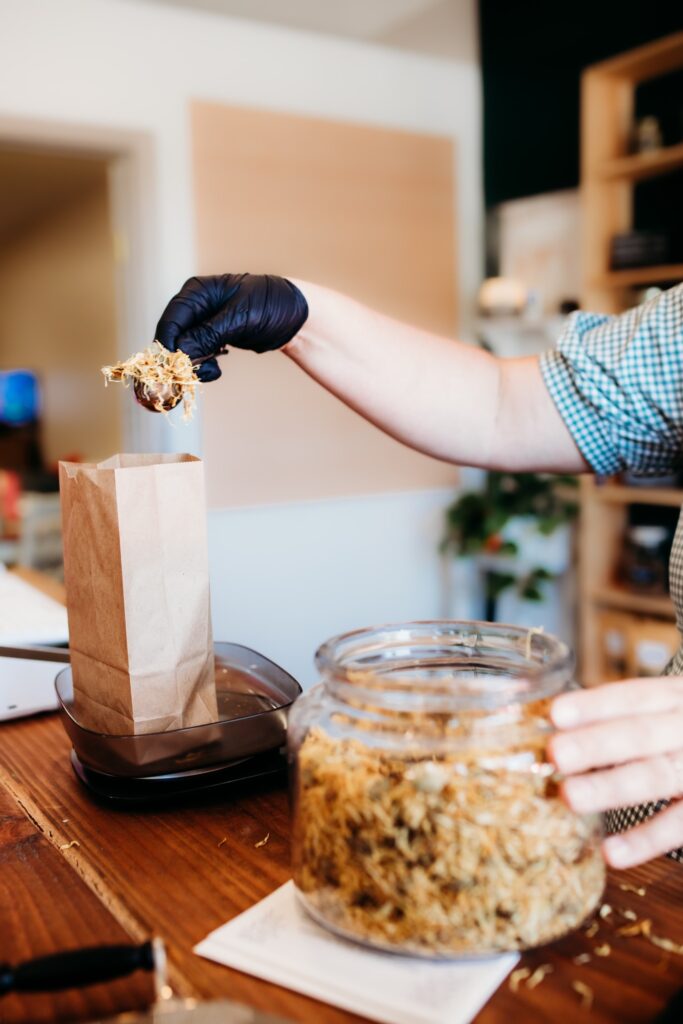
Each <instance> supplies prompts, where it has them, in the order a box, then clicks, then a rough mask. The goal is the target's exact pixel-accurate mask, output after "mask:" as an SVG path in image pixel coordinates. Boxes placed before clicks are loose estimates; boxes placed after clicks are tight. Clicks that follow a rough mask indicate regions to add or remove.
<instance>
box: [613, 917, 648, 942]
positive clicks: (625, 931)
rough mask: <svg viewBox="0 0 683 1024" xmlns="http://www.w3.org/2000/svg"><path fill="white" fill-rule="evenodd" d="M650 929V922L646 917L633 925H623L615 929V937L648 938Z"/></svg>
mask: <svg viewBox="0 0 683 1024" xmlns="http://www.w3.org/2000/svg"><path fill="white" fill-rule="evenodd" d="M651 928H652V921H651V920H650V918H649V917H646V918H644V920H642V921H636V923H635V924H625V925H622V927H621V928H617V935H623V936H624V937H625V938H630V937H631V936H633V935H645V936H648V935H649V934H650V929H651Z"/></svg>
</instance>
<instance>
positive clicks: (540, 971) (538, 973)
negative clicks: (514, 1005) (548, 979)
mask: <svg viewBox="0 0 683 1024" xmlns="http://www.w3.org/2000/svg"><path fill="white" fill-rule="evenodd" d="M552 971H553V965H552V964H540V965H539V966H538V967H537V968H536V970H535V971H534V973H533V974H532V975H531V977H530V978H529V980H528V981H527V983H526V987H527V988H536V987H537V986H538V985H540V984H541V982H542V981H543V979H544V978H545V976H546V975H547V974H552Z"/></svg>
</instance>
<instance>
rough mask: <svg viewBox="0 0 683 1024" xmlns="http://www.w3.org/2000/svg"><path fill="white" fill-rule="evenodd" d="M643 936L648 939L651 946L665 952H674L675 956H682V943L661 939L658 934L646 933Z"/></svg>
mask: <svg viewBox="0 0 683 1024" xmlns="http://www.w3.org/2000/svg"><path fill="white" fill-rule="evenodd" d="M645 937H646V938H647V939H649V941H650V942H651V943H652V945H653V946H657V947H658V948H659V949H664V950H666V952H667V953H676V955H677V956H683V943H680V942H674V941H673V939H663V938H661V937H660V936H659V935H646V936H645Z"/></svg>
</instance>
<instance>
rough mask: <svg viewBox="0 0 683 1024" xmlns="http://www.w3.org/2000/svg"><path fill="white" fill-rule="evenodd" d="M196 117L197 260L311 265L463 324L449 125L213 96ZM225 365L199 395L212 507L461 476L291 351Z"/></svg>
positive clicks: (367, 296) (418, 317)
mask: <svg viewBox="0 0 683 1024" xmlns="http://www.w3.org/2000/svg"><path fill="white" fill-rule="evenodd" d="M192 128H193V152H194V185H195V200H196V220H197V252H198V269H199V272H201V273H220V272H225V271H235V272H239V271H244V270H249V271H252V272H256V273H260V272H271V273H277V274H282V275H284V276H291V277H301V278H304V279H308V280H312V281H317V282H320V283H322V284H327V285H330V286H332V287H334V288H336V289H338V290H340V291H345V292H348V293H349V294H351V295H353V296H355V297H356V298H359V299H361V300H362V301H365V302H367V303H368V304H370V305H372V306H373V307H375V308H377V309H380V310H382V311H384V312H386V313H389V314H391V315H394V316H397V317H400V318H402V319H406V320H409V321H411V322H414V323H416V324H419V325H421V326H424V327H428V328H431V329H432V330H435V331H438V332H440V333H443V334H447V335H449V336H453V335H454V333H455V330H456V326H457V315H456V314H457V311H456V267H455V250H456V246H455V218H454V166H453V164H454V155H453V143H452V140H450V139H447V138H441V137H436V136H426V135H414V134H410V133H407V132H398V131H389V130H385V129H379V128H371V127H366V126H358V125H351V124H340V123H335V122H329V121H324V120H317V119H313V118H302V117H294V116H291V115H286V114H274V113H270V112H261V111H253V110H244V109H237V108H232V107H228V106H224V105H221V104H212V103H204V102H196V103H194V104H193V106H192ZM223 373H224V375H223V378H222V380H221V381H219V382H218V383H217V384H212V385H211V386H209V387H207V388H205V389H204V392H203V398H202V401H203V408H204V437H205V449H204V450H205V457H206V460H207V464H208V489H209V503H210V504H211V505H212V506H214V507H216V506H223V505H243V504H250V503H262V502H276V501H288V500H297V499H306V498H320V497H328V496H330V497H331V496H339V495H345V494H349V495H352V494H358V493H368V492H375V491H388V490H402V489H413V488H415V489H417V488H423V487H434V486H441V485H443V484H447V483H449V482H451V481H453V480H454V479H455V470H454V469H453V467H450V466H445V465H443V464H440V463H438V462H436V461H434V460H433V459H428V458H426V457H424V456H421V455H418V454H417V453H415V452H412V451H410V450H409V449H407V448H405V447H404V446H402V445H399V444H398V443H396V442H395V441H393V440H391V439H390V438H388V437H386V436H385V435H383V434H382V433H381V432H380V431H378V430H377V429H375V428H374V427H372V426H370V425H369V424H367V423H366V422H365V421H364V420H362V419H361V417H359V416H357V415H356V414H355V413H352V412H351V411H349V410H348V409H346V408H345V407H344V406H343V405H342V404H341V403H340V402H338V401H337V400H336V399H334V398H333V397H331V396H330V395H328V394H327V393H326V392H324V391H323V390H322V388H320V387H319V386H318V385H316V384H315V383H313V382H312V381H311V380H309V379H308V378H307V377H306V375H305V374H303V373H302V372H301V371H300V370H299V369H297V368H296V367H295V366H294V365H293V364H291V363H290V362H289V360H288V359H287V358H286V357H284V356H282V355H280V354H272V355H269V356H254V355H251V354H249V353H240V352H233V353H232V354H231V355H230V356H229V357H228V358H224V359H223Z"/></svg>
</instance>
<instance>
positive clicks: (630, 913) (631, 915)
mask: <svg viewBox="0 0 683 1024" xmlns="http://www.w3.org/2000/svg"><path fill="white" fill-rule="evenodd" d="M619 913H620V914H621V916H622V917H625V918H626V920H627V921H637V920H638V915H637V914H636V912H635V910H631V909H630V908H629V907H620V908H619Z"/></svg>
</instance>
